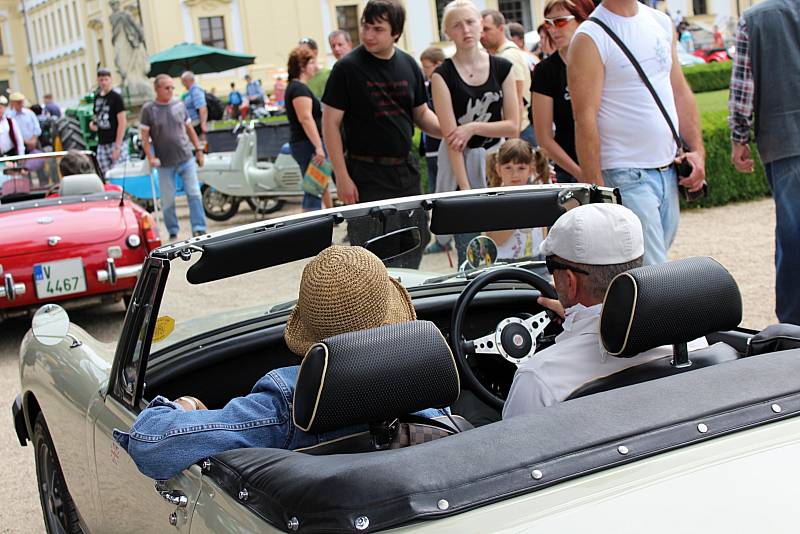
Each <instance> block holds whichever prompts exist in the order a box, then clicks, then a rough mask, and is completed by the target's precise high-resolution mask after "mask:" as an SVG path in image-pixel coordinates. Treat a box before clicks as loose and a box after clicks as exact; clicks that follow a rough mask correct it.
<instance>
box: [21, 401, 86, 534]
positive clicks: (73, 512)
mask: <svg viewBox="0 0 800 534" xmlns="http://www.w3.org/2000/svg"><path fill="white" fill-rule="evenodd" d="M33 450H34V454H35V455H36V482H37V486H38V488H39V499H40V501H41V503H42V514H43V515H44V525H45V528H46V529H47V532H48V533H50V534H61V533H67V534H79V533H81V532H83V531H82V530H81V527H80V523H79V522H78V510H77V509H76V508H75V503H74V502H72V496H71V495H70V494H69V490H68V489H67V484H66V482H65V481H64V474H63V473H62V472H61V465H60V464H59V463H58V456H57V455H56V449H55V447H54V446H53V440H52V439H51V438H50V431H49V430H48V429H47V424H46V423H45V421H44V415H43V414H42V413H39V415H37V416H36V423H35V424H34V425H33Z"/></svg>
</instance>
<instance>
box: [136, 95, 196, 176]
mask: <svg viewBox="0 0 800 534" xmlns="http://www.w3.org/2000/svg"><path fill="white" fill-rule="evenodd" d="M140 123H141V125H142V126H146V127H147V128H150V138H151V139H152V140H153V148H154V149H155V152H156V157H157V158H158V159H160V160H161V165H162V166H164V167H175V166H177V165H179V164H181V163H183V162H184V161H187V160H188V159H189V158H191V157H192V145H191V143H190V142H189V136H188V135H187V134H186V124H187V123H189V124H191V122H190V121H189V116H188V115H187V114H186V108H185V107H184V105H183V102H181V101H180V100H171V101H170V102H168V103H166V104H161V103H160V102H156V101H153V102H148V103H146V104H145V105H144V106H143V107H142V117H141V120H140Z"/></svg>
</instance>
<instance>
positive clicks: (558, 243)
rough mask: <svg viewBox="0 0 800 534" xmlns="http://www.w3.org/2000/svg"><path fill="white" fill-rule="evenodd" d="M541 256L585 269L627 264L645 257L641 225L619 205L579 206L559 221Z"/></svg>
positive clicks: (549, 234)
mask: <svg viewBox="0 0 800 534" xmlns="http://www.w3.org/2000/svg"><path fill="white" fill-rule="evenodd" d="M539 252H540V253H541V254H542V255H544V256H553V255H555V256H558V257H560V258H563V259H565V260H567V261H571V262H574V263H583V264H586V265H614V264H617V263H626V262H629V261H633V260H635V259H637V258H639V257H641V256H642V255H644V236H643V235H642V223H641V222H640V221H639V217H637V216H636V214H635V213H633V212H632V211H631V210H629V209H628V208H626V207H624V206H622V205H620V204H587V205H585V206H578V207H577V208H573V209H571V210H569V211H568V212H567V213H565V214H564V215H562V216H561V217H559V218H558V220H557V221H556V223H555V224H554V225H553V227H552V228H551V229H550V233H548V234H547V238H546V239H545V240H544V241H542V244H541V245H540V246H539Z"/></svg>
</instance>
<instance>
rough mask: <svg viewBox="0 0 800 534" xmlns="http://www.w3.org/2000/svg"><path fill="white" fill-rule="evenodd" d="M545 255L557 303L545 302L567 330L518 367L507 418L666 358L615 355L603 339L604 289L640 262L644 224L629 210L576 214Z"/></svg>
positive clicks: (582, 209)
mask: <svg viewBox="0 0 800 534" xmlns="http://www.w3.org/2000/svg"><path fill="white" fill-rule="evenodd" d="M540 251H541V253H542V255H543V256H545V259H546V261H547V270H548V271H549V272H550V274H552V275H553V283H554V285H555V288H556V291H557V292H558V300H551V299H546V298H543V297H539V304H540V305H542V306H544V307H546V308H549V309H551V310H553V311H555V312H556V313H558V314H559V315H560V316H561V318H562V320H563V324H562V328H563V329H564V331H563V332H562V333H561V334H559V335H558V336H557V337H556V342H555V344H554V345H552V346H550V347H548V348H546V349H544V350H542V351H541V352H539V353H538V354H537V355H536V357H535V358H532V359H531V360H530V361H528V362H526V363H525V364H524V365H522V366H521V367H520V368H519V369H517V372H516V374H515V375H514V381H513V383H512V384H511V390H510V391H509V393H508V398H507V399H506V403H505V406H504V407H503V418H507V417H512V416H515V415H519V414H523V413H526V412H529V411H530V410H533V409H535V408H538V407H542V406H550V405H551V404H555V403H557V402H561V401H563V400H564V399H566V398H567V397H569V395H570V394H571V393H572V392H573V391H575V390H576V389H578V388H579V387H581V386H582V385H583V384H585V383H587V382H591V381H592V380H594V379H596V378H601V377H604V376H607V375H610V374H613V373H616V372H617V371H621V370H623V369H625V368H627V367H631V366H634V365H639V364H641V363H645V362H648V361H650V360H653V359H656V358H660V357H662V356H664V352H663V351H660V350H658V349H654V350H652V351H647V352H645V353H642V354H639V355H638V356H635V357H633V358H613V357H610V356H608V355H607V354H605V352H604V350H603V346H602V343H601V340H600V312H601V311H602V307H603V299H604V298H605V293H606V289H607V288H608V286H609V285H610V284H611V281H612V280H613V279H614V277H615V276H617V275H618V274H620V273H624V272H625V271H628V270H630V269H633V268H635V267H640V266H641V265H642V257H643V255H644V237H643V235H642V224H641V222H639V218H638V217H637V216H636V215H635V214H634V213H633V212H632V211H631V210H629V209H628V208H626V207H623V206H621V205H619V204H587V205H584V206H579V207H577V208H574V209H571V210H569V211H568V212H567V213H565V214H564V215H562V216H561V217H560V218H559V219H558V220H557V221H556V223H555V224H554V225H553V227H552V229H551V230H550V233H549V234H548V235H547V238H546V239H545V240H544V241H543V242H542V244H541V246H540Z"/></svg>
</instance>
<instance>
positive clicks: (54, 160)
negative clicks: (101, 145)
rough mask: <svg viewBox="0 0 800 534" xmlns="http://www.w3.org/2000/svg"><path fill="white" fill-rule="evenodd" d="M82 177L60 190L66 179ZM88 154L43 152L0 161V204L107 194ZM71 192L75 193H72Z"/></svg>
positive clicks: (80, 152)
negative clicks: (104, 192)
mask: <svg viewBox="0 0 800 534" xmlns="http://www.w3.org/2000/svg"><path fill="white" fill-rule="evenodd" d="M69 175H81V176H83V177H84V178H83V179H78V180H72V183H71V184H70V187H69V188H66V189H65V190H64V191H61V187H60V186H61V184H62V182H63V177H64V176H69ZM91 175H98V170H97V164H96V162H95V160H94V155H93V154H92V152H89V151H72V152H43V153H40V154H28V155H25V156H12V157H7V158H0V204H11V203H14V202H24V201H28V200H40V199H46V198H51V197H53V198H55V197H58V196H64V195H65V194H66V195H71V194H84V195H85V194H91V193H100V192H103V191H105V186H104V184H103V182H102V181H101V180H100V178H99V176H91ZM79 182H80V183H79ZM70 190H71V191H72V192H70Z"/></svg>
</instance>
